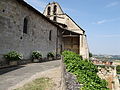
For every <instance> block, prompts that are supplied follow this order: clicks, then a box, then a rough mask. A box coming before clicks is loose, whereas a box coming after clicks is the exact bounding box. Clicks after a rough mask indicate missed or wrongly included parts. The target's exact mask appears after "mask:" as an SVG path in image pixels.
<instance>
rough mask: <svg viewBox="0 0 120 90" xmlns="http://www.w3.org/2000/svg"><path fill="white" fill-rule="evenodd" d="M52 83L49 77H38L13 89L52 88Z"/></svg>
mask: <svg viewBox="0 0 120 90" xmlns="http://www.w3.org/2000/svg"><path fill="white" fill-rule="evenodd" d="M53 85H54V84H53V82H52V80H51V79H50V78H38V79H35V80H33V81H32V82H30V83H27V84H25V85H24V86H23V87H21V88H18V89H15V90H52V87H53Z"/></svg>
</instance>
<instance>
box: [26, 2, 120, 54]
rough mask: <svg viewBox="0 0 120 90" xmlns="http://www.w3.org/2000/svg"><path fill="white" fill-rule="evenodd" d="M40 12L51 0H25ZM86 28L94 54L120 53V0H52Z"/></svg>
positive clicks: (90, 47)
mask: <svg viewBox="0 0 120 90" xmlns="http://www.w3.org/2000/svg"><path fill="white" fill-rule="evenodd" d="M25 1H26V2H27V3H29V4H31V5H32V6H33V7H35V8H36V9H37V10H39V11H40V12H41V13H42V12H43V10H44V8H45V6H46V5H47V4H48V3H49V2H53V0H25ZM54 1H55V2H58V3H59V4H60V5H61V7H62V9H63V11H64V12H65V13H67V14H68V15H69V16H70V17H72V18H73V20H74V21H76V23H77V24H78V25H79V26H80V27H82V28H83V29H85V30H86V34H87V39H88V44H89V49H90V51H91V52H92V53H94V54H119V55H120V0H54Z"/></svg>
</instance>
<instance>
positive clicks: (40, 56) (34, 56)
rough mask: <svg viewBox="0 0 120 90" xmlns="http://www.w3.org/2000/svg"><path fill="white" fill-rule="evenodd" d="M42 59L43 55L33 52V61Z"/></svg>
mask: <svg viewBox="0 0 120 90" xmlns="http://www.w3.org/2000/svg"><path fill="white" fill-rule="evenodd" d="M40 58H42V54H41V53H40V52H39V51H33V52H32V59H40Z"/></svg>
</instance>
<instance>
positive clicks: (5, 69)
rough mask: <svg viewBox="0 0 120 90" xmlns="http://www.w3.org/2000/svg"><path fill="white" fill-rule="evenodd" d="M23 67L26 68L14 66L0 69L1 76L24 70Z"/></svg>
mask: <svg viewBox="0 0 120 90" xmlns="http://www.w3.org/2000/svg"><path fill="white" fill-rule="evenodd" d="M23 67H25V66H13V67H8V68H3V69H0V75H2V74H5V73H8V72H11V71H14V70H16V69H20V68H23Z"/></svg>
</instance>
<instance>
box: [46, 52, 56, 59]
mask: <svg viewBox="0 0 120 90" xmlns="http://www.w3.org/2000/svg"><path fill="white" fill-rule="evenodd" d="M54 56H55V55H54V53H53V52H49V53H48V54H47V57H48V58H49V57H52V58H53V57H54Z"/></svg>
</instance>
